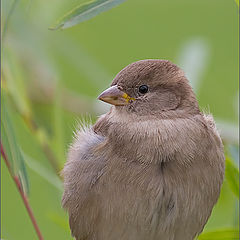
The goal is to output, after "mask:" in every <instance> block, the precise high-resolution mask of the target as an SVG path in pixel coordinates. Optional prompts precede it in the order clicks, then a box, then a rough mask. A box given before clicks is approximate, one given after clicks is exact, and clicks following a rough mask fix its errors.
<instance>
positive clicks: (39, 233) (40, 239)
mask: <svg viewBox="0 0 240 240" xmlns="http://www.w3.org/2000/svg"><path fill="white" fill-rule="evenodd" d="M1 155H2V157H3V159H4V162H5V163H6V166H7V168H8V171H9V173H10V175H11V177H12V179H13V181H14V182H15V184H16V186H17V189H18V191H19V193H20V195H21V198H22V200H23V203H24V205H25V207H26V209H27V212H28V215H29V217H30V219H31V222H32V225H33V227H34V229H35V231H36V233H37V236H38V239H39V240H43V236H42V233H41V231H40V229H39V227H38V224H37V221H36V218H35V217H34V215H33V211H32V209H31V207H30V204H29V201H28V197H27V196H26V195H25V193H24V191H23V188H22V186H21V182H20V180H19V177H18V176H16V175H14V173H13V171H12V169H11V165H10V162H9V161H8V158H7V155H6V153H5V150H4V148H3V145H2V143H1Z"/></svg>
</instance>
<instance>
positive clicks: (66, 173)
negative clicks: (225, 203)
mask: <svg viewBox="0 0 240 240" xmlns="http://www.w3.org/2000/svg"><path fill="white" fill-rule="evenodd" d="M98 98H99V99H100V100H102V101H104V102H107V103H109V104H112V107H111V109H110V111H109V112H108V113H106V114H104V115H102V116H100V117H99V119H98V120H97V121H96V123H95V124H94V125H93V126H81V127H80V129H79V130H78V131H77V132H76V135H75V138H74V141H73V144H72V145H71V147H70V149H69V153H68V157H67V162H66V164H65V166H64V169H63V172H62V174H63V177H64V193H63V198H62V205H63V207H64V208H65V209H66V210H67V211H68V214H69V224H70V228H71V233H72V236H74V237H75V239H76V240H193V239H194V238H195V237H196V236H198V235H199V234H200V233H201V232H202V230H203V228H204V225H205V224H206V222H207V220H208V218H209V217H210V214H211V212H212V209H213V207H214V205H215V204H216V202H217V200H218V197H219V194H220V188H221V185H222V182H223V178H224V165H225V164H224V162H225V158H224V151H223V144H222V141H221V138H220V136H219V134H218V131H217V129H216V126H215V122H214V119H213V117H212V116H211V115H210V114H204V113H202V112H201V111H200V110H199V106H198V102H197V100H196V97H195V95H194V93H193V90H192V88H191V87H190V85H189V82H188V80H187V78H186V76H185V74H184V72H183V71H182V70H181V69H180V68H179V67H178V66H177V65H175V64H173V63H171V62H170V61H167V60H158V59H149V60H141V61H137V62H135V63H132V64H130V65H128V66H127V67H125V68H124V69H123V70H121V71H120V72H119V73H118V74H117V75H116V77H115V78H114V80H113V82H112V84H111V86H110V87H109V88H108V89H107V90H105V91H104V92H102V93H101V94H100V96H99V97H98Z"/></svg>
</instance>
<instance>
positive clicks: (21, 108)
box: [1, 0, 239, 240]
mask: <svg viewBox="0 0 240 240" xmlns="http://www.w3.org/2000/svg"><path fill="white" fill-rule="evenodd" d="M120 2H122V1H120V0H113V1H110V0H109V1H108V0H96V1H94V2H91V3H86V1H84V0H68V1H57V0H52V1H50V2H49V1H47V0H42V1H39V0H34V1H33V0H22V1H19V0H3V1H2V8H3V11H2V19H1V26H2V29H3V32H2V45H3V49H2V56H1V57H2V63H3V64H2V69H1V70H2V89H3V91H2V96H1V98H2V99H1V100H2V102H1V106H2V119H1V123H2V124H1V129H2V138H1V142H2V144H3V145H4V147H5V149H6V153H7V155H8V158H9V160H11V162H10V163H11V166H12V167H13V170H14V174H17V175H18V176H19V177H20V179H21V182H22V185H23V187H24V189H27V188H28V187H27V186H28V182H29V186H30V187H29V190H30V191H29V201H30V204H31V206H32V208H33V211H34V214H35V216H36V219H37V221H38V223H39V226H40V229H41V231H42V233H43V236H44V237H45V239H71V237H70V231H69V226H68V220H67V215H66V213H65V212H64V211H63V209H62V208H61V194H62V184H61V180H60V179H59V177H58V175H59V171H60V169H61V168H62V166H63V164H64V162H65V158H66V152H67V148H68V145H69V144H70V143H71V139H72V135H73V130H74V129H75V127H76V126H77V119H79V118H80V119H81V118H84V117H85V116H86V114H87V115H89V116H90V118H91V119H92V121H94V120H95V119H96V117H97V116H98V115H99V114H101V113H104V112H106V111H107V109H108V106H107V105H105V104H104V103H99V102H97V100H96V96H97V95H98V94H99V93H100V92H101V91H102V90H103V89H105V88H106V87H107V86H108V85H109V84H110V82H111V80H112V78H113V77H114V75H115V74H116V73H117V72H118V71H119V70H120V69H122V68H123V67H124V66H126V65H127V64H129V63H131V62H133V61H136V60H140V59H146V58H163V59H169V60H171V61H173V62H176V63H177V64H179V65H180V66H181V67H182V68H183V69H184V70H185V72H186V74H187V76H188V77H189V79H190V82H191V84H192V86H193V88H194V90H195V92H196V95H197V98H198V100H199V103H200V106H201V108H202V109H203V110H206V109H207V111H211V112H212V113H213V115H214V117H215V119H216V120H217V124H218V126H219V129H220V132H221V135H222V138H223V140H224V144H225V147H226V178H225V181H224V183H223V186H222V191H221V196H220V198H219V201H218V203H217V205H216V206H215V208H214V210H213V213H212V215H211V218H210V219H209V221H208V223H207V225H206V227H205V229H204V232H203V234H201V236H200V237H199V239H202V240H205V239H209V240H210V239H215V240H217V239H219V240H220V239H225V240H228V239H229V240H230V239H237V237H236V236H237V235H238V197H239V182H238V179H239V170H238V168H239V166H238V165H237V164H238V155H239V147H238V127H237V124H238V93H239V85H238V81H237V79H238V66H239V61H238V59H239V55H238V52H239V51H238V50H239V47H238V31H239V30H238V29H239V26H238V7H237V4H236V3H239V2H238V1H236V3H235V2H234V1H228V0H211V1H209V0H202V1H192V0H181V1H178V0H172V1H168V0H160V1H155V0H149V1H143V0H128V1H126V2H125V3H124V4H121V5H119V6H118V7H116V8H113V9H111V10H110V11H107V12H105V13H103V14H100V15H98V16H97V17H95V18H92V19H90V18H91V17H93V16H96V15H97V14H99V13H101V12H104V11H106V10H108V9H110V8H112V7H113V6H115V3H116V4H119V3H120ZM102 3H104V4H103V5H101V4H102ZM105 4H106V5H105ZM72 9H73V10H72ZM86 10H87V11H86ZM66 12H69V13H70V14H68V15H67V16H66V15H64V14H65V13H66ZM62 16H65V17H63V18H62V20H61V21H60V25H59V26H58V25H57V27H59V28H61V27H62V28H64V26H65V27H69V26H72V25H74V24H77V23H79V22H82V23H81V24H79V25H77V26H75V27H72V28H70V29H66V30H64V31H49V30H48V27H49V26H51V25H52V23H54V22H55V21H56V19H59V18H60V17H62ZM85 20H88V21H85ZM83 21H85V22H83ZM62 24H66V25H62ZM1 166H2V168H1V169H2V170H1V177H2V222H1V224H2V225H1V229H2V238H3V239H11V240H14V239H16V240H21V239H24V240H25V239H36V235H35V232H34V229H33V227H32V225H31V222H30V220H29V218H28V215H27V213H26V211H25V209H24V206H23V203H22V201H21V198H20V196H19V195H18V192H17V191H16V188H15V186H14V182H13V181H12V180H11V177H10V175H9V173H8V170H7V168H6V166H5V164H4V163H3V161H1ZM25 168H26V170H27V174H26V171H25Z"/></svg>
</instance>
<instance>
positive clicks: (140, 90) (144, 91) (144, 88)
mask: <svg viewBox="0 0 240 240" xmlns="http://www.w3.org/2000/svg"><path fill="white" fill-rule="evenodd" d="M138 90H139V92H140V93H141V94H145V93H147V92H148V86H147V85H142V86H140V87H139V89H138Z"/></svg>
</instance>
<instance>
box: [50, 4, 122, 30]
mask: <svg viewBox="0 0 240 240" xmlns="http://www.w3.org/2000/svg"><path fill="white" fill-rule="evenodd" d="M124 1H125V0H95V1H91V2H87V3H84V4H81V5H79V6H77V7H75V8H74V9H73V10H71V11H70V12H68V13H67V14H65V15H64V16H63V17H62V18H61V19H60V20H59V21H58V22H57V23H56V24H55V25H54V26H53V27H50V28H49V29H50V30H57V29H64V28H69V27H72V26H74V25H76V24H79V23H81V22H84V21H87V20H89V19H91V18H93V17H95V16H97V15H98V14H100V13H102V12H105V11H107V10H109V9H111V8H113V7H115V6H117V5H119V4H120V3H122V2H124Z"/></svg>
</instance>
